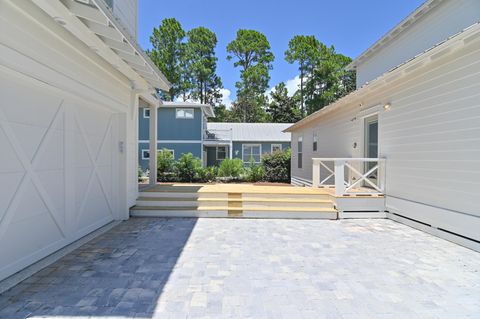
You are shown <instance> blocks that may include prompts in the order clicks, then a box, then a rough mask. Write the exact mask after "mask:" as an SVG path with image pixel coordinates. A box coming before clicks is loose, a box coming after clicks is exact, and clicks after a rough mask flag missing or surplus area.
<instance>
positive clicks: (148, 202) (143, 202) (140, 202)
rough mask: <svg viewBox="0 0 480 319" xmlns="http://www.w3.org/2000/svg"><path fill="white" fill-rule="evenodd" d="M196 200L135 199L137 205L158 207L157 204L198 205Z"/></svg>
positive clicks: (175, 205)
mask: <svg viewBox="0 0 480 319" xmlns="http://www.w3.org/2000/svg"><path fill="white" fill-rule="evenodd" d="M197 204H198V202H197V201H155V200H137V206H144V207H156V206H157V207H158V206H174V207H182V206H198V205H197Z"/></svg>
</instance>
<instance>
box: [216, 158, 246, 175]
mask: <svg viewBox="0 0 480 319" xmlns="http://www.w3.org/2000/svg"><path fill="white" fill-rule="evenodd" d="M242 173H243V161H242V160H241V159H239V158H234V159H229V158H227V159H224V160H223V161H222V162H221V163H220V167H219V168H218V176H220V177H235V178H238V177H240V175H241V174H242Z"/></svg>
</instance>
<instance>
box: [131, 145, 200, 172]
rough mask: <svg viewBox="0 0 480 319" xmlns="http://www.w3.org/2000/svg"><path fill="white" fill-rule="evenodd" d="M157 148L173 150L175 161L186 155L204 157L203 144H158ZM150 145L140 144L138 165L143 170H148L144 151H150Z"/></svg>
mask: <svg viewBox="0 0 480 319" xmlns="http://www.w3.org/2000/svg"><path fill="white" fill-rule="evenodd" d="M157 148H158V149H159V150H161V149H163V148H168V149H169V150H173V151H174V154H175V159H176V160H177V159H179V158H180V157H181V156H182V154H184V153H192V154H193V156H196V157H198V158H201V156H202V144H201V143H161V142H159V143H157ZM148 149H149V143H139V144H138V165H140V166H141V167H142V169H143V170H146V169H147V168H148V160H143V159H142V150H148Z"/></svg>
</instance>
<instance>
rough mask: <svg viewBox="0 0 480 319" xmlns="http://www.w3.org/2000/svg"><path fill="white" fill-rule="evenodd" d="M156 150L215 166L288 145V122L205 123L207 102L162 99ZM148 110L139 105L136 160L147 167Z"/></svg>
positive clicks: (258, 156)
mask: <svg viewBox="0 0 480 319" xmlns="http://www.w3.org/2000/svg"><path fill="white" fill-rule="evenodd" d="M157 116H158V118H157V121H158V124H157V149H158V150H162V149H168V150H170V151H171V152H172V155H173V157H174V158H175V159H179V158H180V157H181V156H182V154H184V153H192V154H193V155H194V156H196V157H199V158H201V159H202V163H203V165H204V166H214V165H218V164H219V163H220V162H221V161H222V160H224V159H226V158H240V159H242V160H243V161H244V162H245V163H248V162H249V161H250V158H251V157H253V158H254V160H255V161H256V162H260V161H261V156H262V154H265V153H271V152H274V151H277V150H282V149H286V148H290V133H283V132H282V131H283V130H285V129H286V128H287V127H289V126H291V124H289V123H287V124H277V123H208V118H212V117H214V116H215V115H214V113H213V108H212V106H211V105H204V104H198V103H189V102H163V104H162V105H160V106H159V108H158V112H157ZM149 120H150V109H148V108H143V107H140V108H139V132H138V139H139V141H138V160H139V161H138V162H139V165H140V166H141V168H142V169H143V170H146V169H147V168H148V165H149V164H148V159H149V158H150V151H149Z"/></svg>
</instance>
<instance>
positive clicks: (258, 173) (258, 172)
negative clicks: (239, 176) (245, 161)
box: [246, 157, 265, 183]
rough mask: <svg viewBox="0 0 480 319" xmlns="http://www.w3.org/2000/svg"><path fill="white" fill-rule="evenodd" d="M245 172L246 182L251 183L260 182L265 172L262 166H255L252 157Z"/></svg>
mask: <svg viewBox="0 0 480 319" xmlns="http://www.w3.org/2000/svg"><path fill="white" fill-rule="evenodd" d="M246 171H247V176H246V177H247V181H249V182H252V183H255V182H260V181H262V180H263V177H264V176H265V170H264V169H263V166H261V165H258V164H256V163H255V160H254V159H253V157H252V158H250V163H249V165H248V168H247V169H246Z"/></svg>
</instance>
